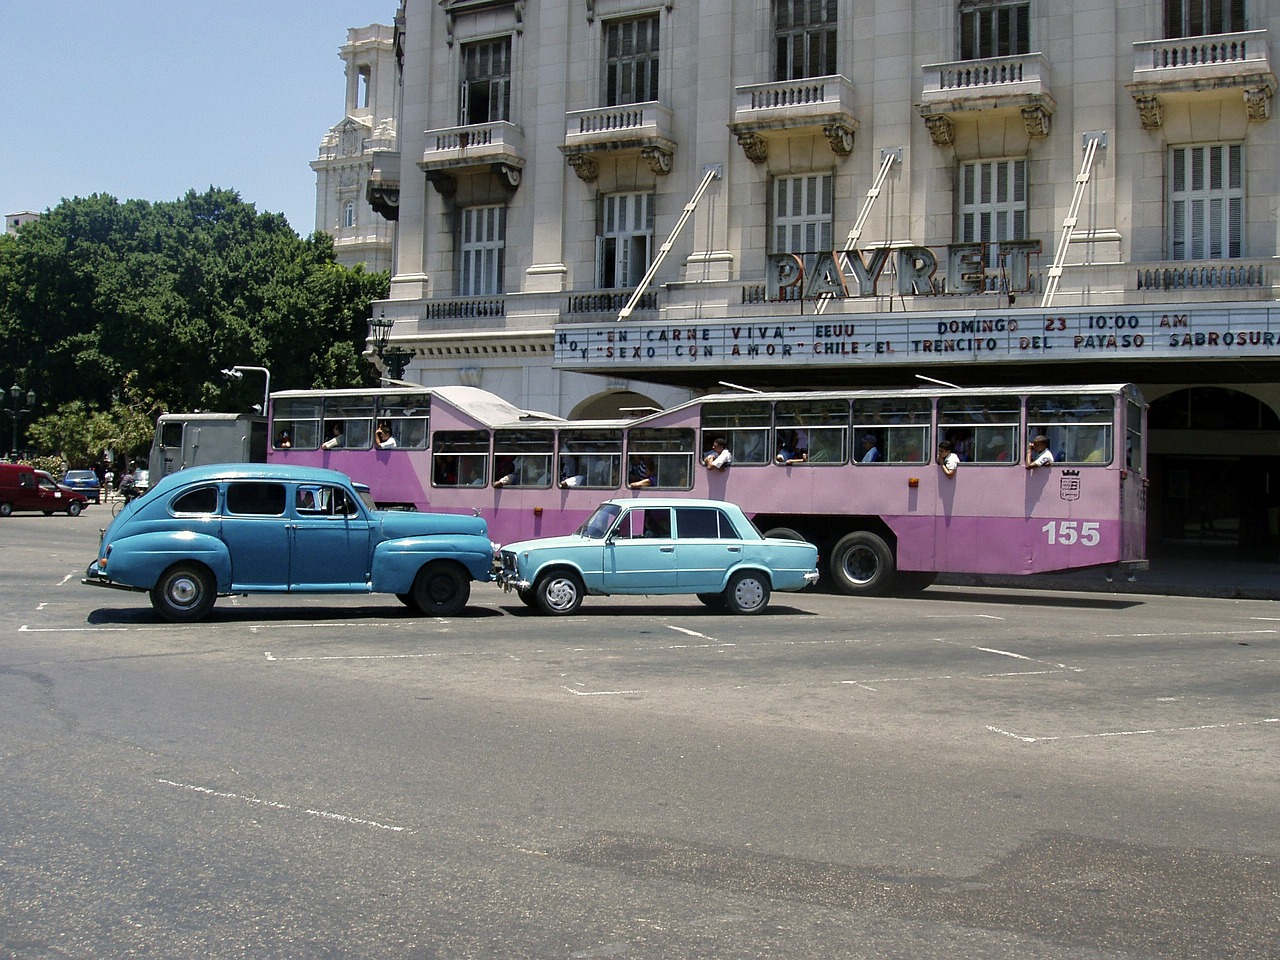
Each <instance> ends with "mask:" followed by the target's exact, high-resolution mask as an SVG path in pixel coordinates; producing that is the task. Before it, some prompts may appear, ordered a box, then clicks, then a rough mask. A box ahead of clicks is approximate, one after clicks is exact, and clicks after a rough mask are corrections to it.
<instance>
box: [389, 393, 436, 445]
mask: <svg viewBox="0 0 1280 960" xmlns="http://www.w3.org/2000/svg"><path fill="white" fill-rule="evenodd" d="M430 403H431V398H430V397H395V396H388V397H380V398H378V417H377V419H378V422H379V423H386V424H387V425H388V426H390V427H391V439H393V440H395V442H396V443H395V448H394V449H396V450H425V449H427V422H428V416H429V414H430Z"/></svg>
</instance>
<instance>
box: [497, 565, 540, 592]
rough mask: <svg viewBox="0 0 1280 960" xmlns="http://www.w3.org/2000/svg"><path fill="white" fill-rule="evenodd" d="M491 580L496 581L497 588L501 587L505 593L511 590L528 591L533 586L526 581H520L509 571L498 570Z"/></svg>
mask: <svg viewBox="0 0 1280 960" xmlns="http://www.w3.org/2000/svg"><path fill="white" fill-rule="evenodd" d="M493 579H494V580H496V581H497V583H498V586H500V587H502V589H503V591H504V592H506V593H510V592H511V591H512V590H528V589H529V588H530V587H531V586H533V584H531V583H529V581H528V580H521V579H520V578H519V577H518V576H516V574H515V572H514V571H511V570H499V571H498V572H497V573H496V574H495V575H494V578H493Z"/></svg>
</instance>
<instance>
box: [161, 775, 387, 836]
mask: <svg viewBox="0 0 1280 960" xmlns="http://www.w3.org/2000/svg"><path fill="white" fill-rule="evenodd" d="M156 783H163V784H164V785H165V786H169V787H178V788H179V789H181V790H190V791H192V792H193V793H201V794H204V795H205V796H209V797H216V798H217V799H219V800H239V801H241V802H242V803H249V804H253V805H254V806H259V807H270V808H271V809H272V810H301V812H303V813H305V814H307V815H308V816H311V817H319V818H320V819H321V820H337V821H339V822H341V823H350V824H354V825H356V826H360V827H376V828H377V829H379V830H390V831H392V832H394V833H403V832H404V831H405V829H406V828H404V827H397V826H393V825H392V824H389V823H379V822H378V821H377V820H366V819H364V818H363V817H351V816H347V815H346V814H345V813H332V812H330V811H328V810H313V809H311V808H309V807H294V806H291V805H290V804H287V803H279V802H278V801H275V800H262V799H260V798H258V797H246V796H243V795H242V794H239V793H229V792H227V791H225V790H211V789H210V788H209V787H201V786H197V785H196V784H194V783H178V782H177V781H176V780H165V779H164V778H163V777H158V778H156ZM410 832H412V831H410Z"/></svg>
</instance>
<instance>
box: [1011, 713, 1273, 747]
mask: <svg viewBox="0 0 1280 960" xmlns="http://www.w3.org/2000/svg"><path fill="white" fill-rule="evenodd" d="M1264 723H1280V717H1267V718H1266V719H1265V720H1239V721H1236V722H1233V723H1201V724H1197V725H1195V726H1190V727H1160V728H1156V727H1152V728H1151V729H1149V730H1109V731H1104V732H1103V733H1070V734H1065V735H1062V736H1054V737H1029V736H1024V735H1023V734H1020V733H1013V732H1011V731H1009V730H1002V729H1000V728H999V727H993V726H991V725H989V724H988V726H987V729H988V730H990V731H991V732H992V733H998V734H1000V735H1002V736H1005V737H1012V738H1013V739H1014V740H1021V741H1022V742H1023V743H1046V742H1048V741H1050V740H1103V739H1107V738H1109V737H1143V736H1150V735H1152V734H1157V733H1195V732H1198V731H1201V730H1229V729H1231V728H1233V727H1257V726H1261V725H1262V724H1264Z"/></svg>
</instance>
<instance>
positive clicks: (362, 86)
mask: <svg viewBox="0 0 1280 960" xmlns="http://www.w3.org/2000/svg"><path fill="white" fill-rule="evenodd" d="M356 106H357V107H359V108H360V109H361V110H368V109H369V68H368V67H361V68H360V71H359V73H358V74H357V76H356Z"/></svg>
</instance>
